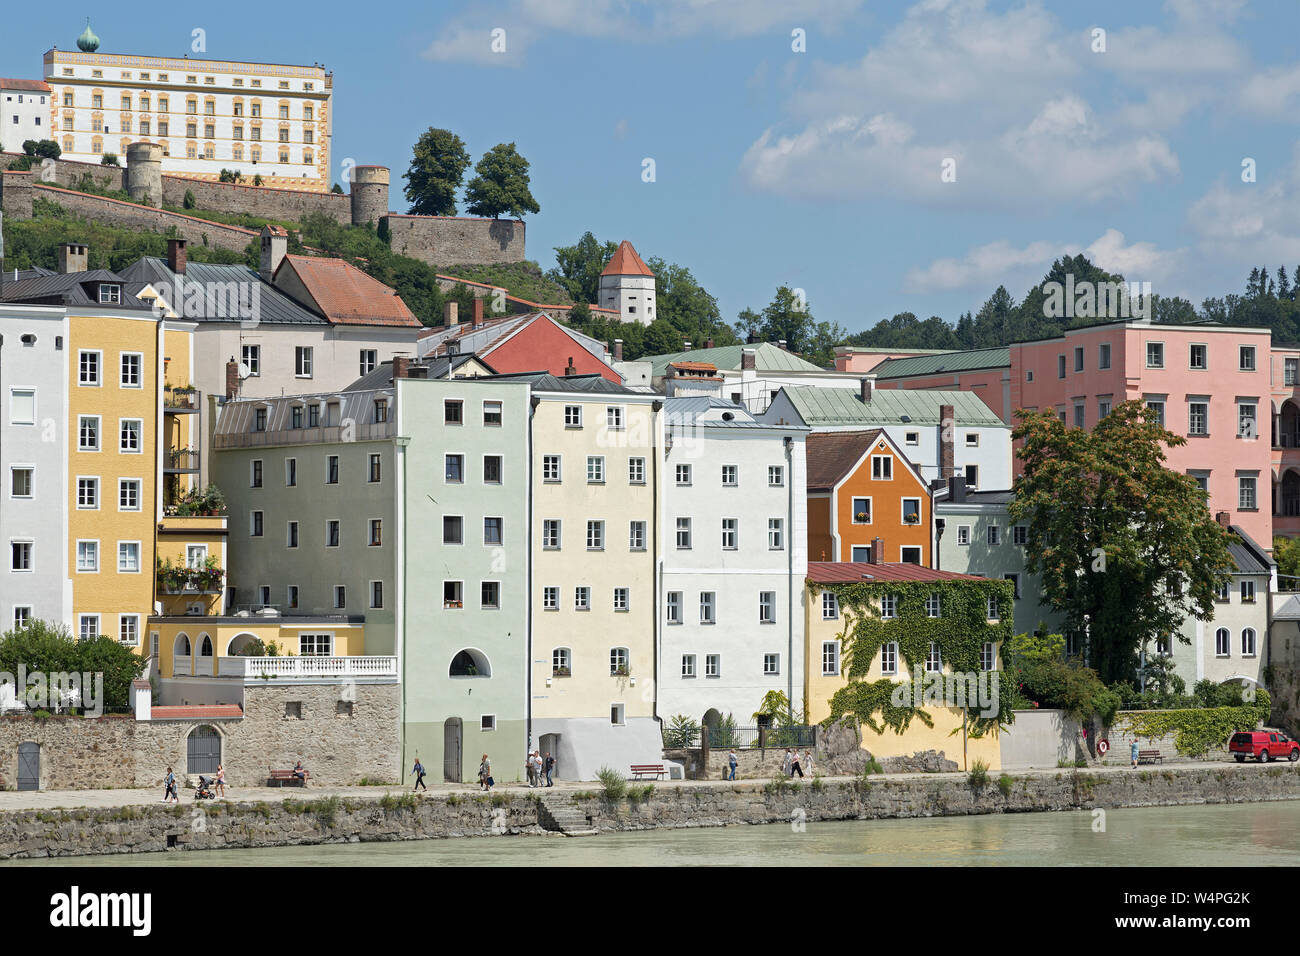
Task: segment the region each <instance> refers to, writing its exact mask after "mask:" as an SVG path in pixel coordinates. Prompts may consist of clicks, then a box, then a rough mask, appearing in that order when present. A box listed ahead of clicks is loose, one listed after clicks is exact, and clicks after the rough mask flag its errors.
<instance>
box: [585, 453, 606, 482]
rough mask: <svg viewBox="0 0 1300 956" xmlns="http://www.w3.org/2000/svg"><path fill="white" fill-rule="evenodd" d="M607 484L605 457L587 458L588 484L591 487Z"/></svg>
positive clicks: (591, 456) (590, 456) (594, 456)
mask: <svg viewBox="0 0 1300 956" xmlns="http://www.w3.org/2000/svg"><path fill="white" fill-rule="evenodd" d="M604 482H605V457H604V456H603V455H588V456H587V483H588V484H590V485H599V484H604Z"/></svg>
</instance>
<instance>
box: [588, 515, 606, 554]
mask: <svg viewBox="0 0 1300 956" xmlns="http://www.w3.org/2000/svg"><path fill="white" fill-rule="evenodd" d="M587 550H588V551H604V550H605V522H603V521H588V522H587Z"/></svg>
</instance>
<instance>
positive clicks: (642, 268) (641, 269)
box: [600, 239, 654, 278]
mask: <svg viewBox="0 0 1300 956" xmlns="http://www.w3.org/2000/svg"><path fill="white" fill-rule="evenodd" d="M600 274H601V275H603V276H650V277H651V278H653V277H654V273H653V272H651V271H650V267H649V266H647V265H646V264H645V263H644V262H642V261H641V257H640V256H638V255H637V254H636V250H635V249H633V248H632V243H630V242H628V241H627V240H626V239H624V240H623V241H622V242H620V243H619V244H618V251H616V252H615V253H614V255H613V257H612V258H611V259H610V260H609V262H608V263H607V264H606V266H605V268H604V269H603V270H601V273H600Z"/></svg>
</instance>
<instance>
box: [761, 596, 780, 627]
mask: <svg viewBox="0 0 1300 956" xmlns="http://www.w3.org/2000/svg"><path fill="white" fill-rule="evenodd" d="M758 623H759V624H775V623H776V592H775V591H760V592H758Z"/></svg>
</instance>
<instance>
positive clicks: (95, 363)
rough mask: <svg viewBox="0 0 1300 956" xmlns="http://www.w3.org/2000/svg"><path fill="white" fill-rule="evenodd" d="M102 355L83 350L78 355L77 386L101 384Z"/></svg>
mask: <svg viewBox="0 0 1300 956" xmlns="http://www.w3.org/2000/svg"><path fill="white" fill-rule="evenodd" d="M99 357H100V353H99V352H95V351H89V350H86V349H83V350H82V351H80V352H78V353H77V384H78V385H98V384H99Z"/></svg>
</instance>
